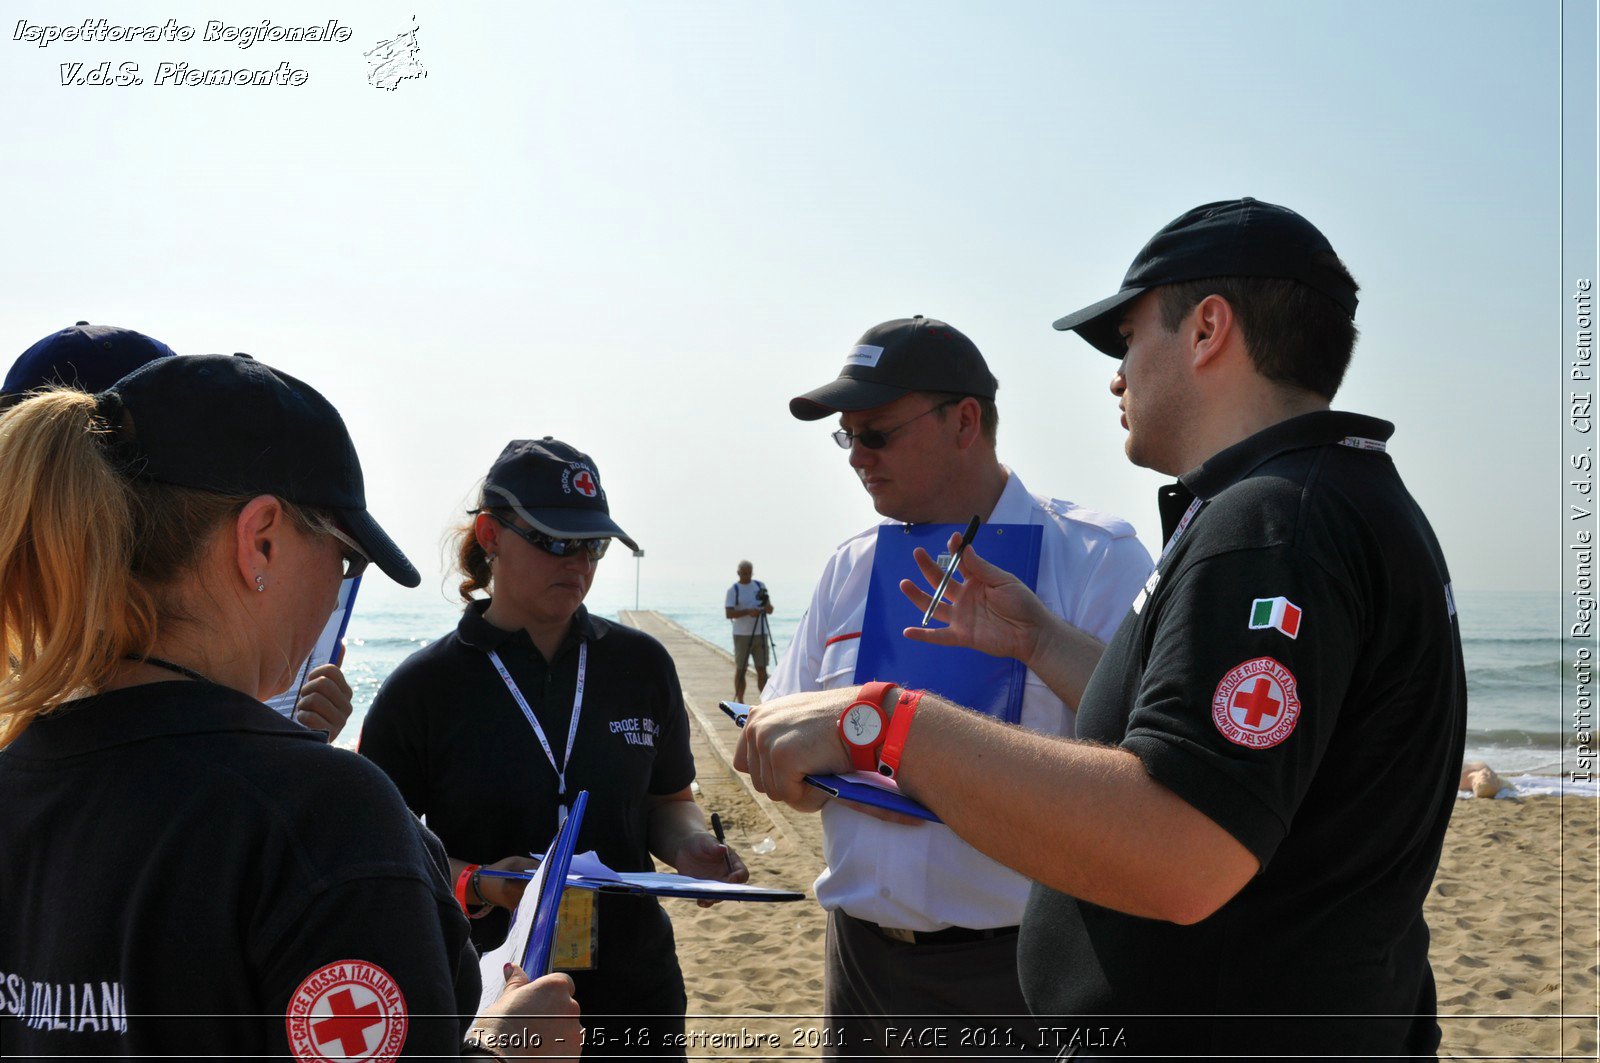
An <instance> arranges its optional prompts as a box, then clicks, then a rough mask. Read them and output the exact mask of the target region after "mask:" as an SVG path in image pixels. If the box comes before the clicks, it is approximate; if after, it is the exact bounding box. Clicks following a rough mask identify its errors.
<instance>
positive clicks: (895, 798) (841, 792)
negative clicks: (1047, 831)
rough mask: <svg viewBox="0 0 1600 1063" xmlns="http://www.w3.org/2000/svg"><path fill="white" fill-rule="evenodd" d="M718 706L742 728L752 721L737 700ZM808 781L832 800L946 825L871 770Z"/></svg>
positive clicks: (816, 777) (809, 778)
mask: <svg viewBox="0 0 1600 1063" xmlns="http://www.w3.org/2000/svg"><path fill="white" fill-rule="evenodd" d="M717 707H718V708H720V709H721V710H722V711H723V712H725V713H727V715H728V718H729V719H730V720H732V721H733V722H734V723H736V724H738V725H739V726H740V727H743V726H744V725H745V722H746V721H747V720H749V719H750V706H748V705H744V704H741V703H739V702H737V701H719V702H717ZM805 780H806V782H807V783H808V784H809V785H811V786H815V787H816V788H817V789H818V790H821V791H822V792H823V793H825V794H827V795H828V796H829V797H839V798H843V799H844V800H846V801H854V802H856V803H857V804H860V805H871V806H873V807H874V808H882V809H886V810H887V811H890V812H898V813H900V814H901V815H903V816H914V817H915V818H917V819H925V820H927V821H928V822H929V823H943V822H944V820H942V819H940V818H939V816H938V815H937V814H936V813H935V812H934V811H933V810H932V809H930V808H929V807H928V806H927V805H925V804H923V803H922V802H920V801H915V800H913V799H911V798H909V797H907V796H906V795H905V794H903V793H901V792H900V787H899V786H898V785H896V783H895V781H894V780H893V779H890V778H887V777H885V776H882V775H874V774H873V773H872V772H870V771H855V772H851V773H849V774H848V775H807V776H806V777H805Z"/></svg>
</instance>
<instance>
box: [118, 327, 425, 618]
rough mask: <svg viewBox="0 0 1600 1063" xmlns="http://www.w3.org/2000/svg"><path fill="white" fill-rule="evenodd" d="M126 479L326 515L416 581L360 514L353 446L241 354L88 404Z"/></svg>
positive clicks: (395, 572)
mask: <svg viewBox="0 0 1600 1063" xmlns="http://www.w3.org/2000/svg"><path fill="white" fill-rule="evenodd" d="M96 399H97V402H98V406H99V416H100V418H101V419H102V420H104V421H105V422H106V425H107V427H108V428H109V429H110V435H109V439H108V445H109V446H110V447H111V453H112V455H113V457H114V458H115V459H116V460H118V461H119V463H120V464H121V466H122V468H123V471H124V473H125V474H126V475H128V476H131V477H134V478H137V479H145V480H154V481H156V482H158V483H167V484H174V485H176V486H179V487H192V488H197V489H199V490H203V491H216V492H217V493H219V494H229V495H276V496H277V497H278V498H281V499H283V500H284V501H285V502H292V503H294V504H295V505H297V506H309V507H315V508H317V509H322V510H326V511H328V512H330V513H332V514H333V515H334V517H336V518H337V519H338V521H339V523H340V525H342V526H343V528H344V529H345V530H346V531H347V532H348V533H349V534H350V536H351V537H352V538H353V539H355V541H356V542H357V543H358V544H360V546H361V549H362V550H364V551H365V552H366V554H367V556H368V557H370V558H371V559H372V562H373V564H375V565H377V566H378V567H379V568H381V569H382V570H383V571H384V573H385V574H386V575H387V576H389V578H390V579H392V580H394V581H395V582H396V583H399V584H400V585H401V586H405V587H415V586H416V585H417V584H419V583H421V582H422V577H421V576H419V575H418V574H417V570H416V569H415V568H414V567H412V565H411V562H410V561H408V560H406V556H405V554H403V553H401V551H400V548H399V547H398V546H396V545H395V544H394V541H393V540H391V539H390V538H389V536H388V535H387V534H385V533H384V530H383V529H382V528H380V527H379V526H378V522H377V521H375V520H373V518H372V515H371V514H369V513H368V512H367V496H366V487H365V484H364V481H363V480H362V476H361V461H360V459H359V458H357V457H356V448H355V444H354V443H353V442H352V441H351V439H350V433H349V432H348V431H347V430H346V429H345V426H344V420H343V418H341V417H340V416H339V411H338V410H336V409H334V408H333V404H332V403H330V402H329V401H328V400H327V399H325V398H323V397H322V395H320V394H319V393H318V392H317V391H316V390H315V389H314V388H312V387H311V386H310V385H309V384H305V383H303V382H301V381H299V380H296V379H295V378H294V377H292V376H290V375H289V374H288V373H283V372H279V371H278V370H276V369H272V368H270V367H269V366H267V365H265V364H263V363H261V362H258V361H256V360H255V359H254V358H251V357H250V356H249V355H247V354H235V355H226V354H199V355H189V356H186V357H183V358H161V359H158V360H156V361H154V362H150V363H149V364H147V365H145V366H144V367H143V368H141V369H137V370H135V371H134V372H132V373H130V374H129V375H128V376H126V377H123V378H122V379H121V380H119V381H117V383H116V384H115V385H113V386H112V387H111V388H110V389H109V390H106V391H104V392H101V393H100V394H99V395H97V396H96Z"/></svg>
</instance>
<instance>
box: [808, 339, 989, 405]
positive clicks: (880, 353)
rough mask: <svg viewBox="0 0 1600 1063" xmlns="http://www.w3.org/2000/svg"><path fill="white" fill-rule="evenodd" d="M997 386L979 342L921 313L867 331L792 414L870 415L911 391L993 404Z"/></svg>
mask: <svg viewBox="0 0 1600 1063" xmlns="http://www.w3.org/2000/svg"><path fill="white" fill-rule="evenodd" d="M999 386H1000V385H999V382H998V381H996V380H995V378H994V374H993V373H991V372H989V366H988V363H986V362H985V361H984V360H983V355H982V354H981V353H979V351H978V347H977V345H976V344H975V343H973V342H972V341H971V340H969V339H967V337H966V336H964V335H962V334H961V332H959V331H958V330H957V329H954V328H952V327H951V326H949V325H947V324H945V323H944V322H943V321H935V320H933V319H932V318H927V317H923V316H922V315H921V314H918V315H917V316H916V317H902V318H896V319H895V320H893V321H885V322H884V323H883V324H881V325H874V326H872V327H871V328H869V329H868V330H867V331H866V334H865V335H863V336H862V337H861V338H860V339H859V340H857V341H856V345H855V346H854V347H852V348H850V353H849V354H847V355H845V358H844V368H843V369H841V370H839V376H838V378H837V379H836V380H834V381H833V382H832V383H829V384H824V385H822V387H820V388H817V389H816V390H814V391H808V392H806V393H805V394H804V395H801V396H799V397H797V398H793V399H790V400H789V412H790V413H792V414H793V415H794V416H795V417H797V418H799V419H800V420H802V421H816V420H820V419H821V418H823V417H827V416H828V415H829V414H834V413H839V412H841V411H846V410H849V411H854V410H870V409H873V408H874V407H877V406H882V405H884V404H886V403H890V402H893V401H894V400H895V399H898V398H900V397H901V396H903V395H909V394H910V393H912V392H913V391H945V392H951V393H953V394H956V395H975V396H977V397H978V398H980V399H992V398H994V393H995V390H996V389H997V388H999Z"/></svg>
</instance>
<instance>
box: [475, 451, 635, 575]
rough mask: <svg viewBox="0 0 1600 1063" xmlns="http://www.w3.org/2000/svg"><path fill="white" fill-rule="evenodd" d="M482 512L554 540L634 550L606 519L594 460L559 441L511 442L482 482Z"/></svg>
mask: <svg viewBox="0 0 1600 1063" xmlns="http://www.w3.org/2000/svg"><path fill="white" fill-rule="evenodd" d="M483 508H484V509H509V510H511V511H512V512H514V513H516V515H517V516H519V517H521V518H522V519H523V520H525V521H527V522H528V523H529V524H531V525H532V526H533V528H534V530H535V531H540V532H543V533H544V534H546V535H551V536H554V537H556V538H558V539H620V540H621V541H622V543H623V544H624V545H625V546H627V547H628V549H630V550H635V551H637V550H638V549H639V547H638V545H637V544H636V543H635V542H634V541H633V540H632V539H630V538H628V535H627V533H626V532H624V531H623V530H622V529H621V528H620V527H618V526H617V522H616V521H614V520H612V519H611V509H610V507H609V506H607V505H606V492H605V489H604V488H603V487H601V486H600V470H599V468H598V467H597V466H596V465H595V463H594V459H593V458H591V457H589V455H587V454H585V453H584V452H583V451H581V450H579V449H577V448H576V447H574V446H571V445H570V444H567V443H563V442H561V440H559V439H554V438H552V437H550V436H545V437H544V438H543V439H513V440H512V441H511V442H509V443H507V444H506V446H505V449H504V450H502V451H501V452H500V456H499V457H498V458H496V459H495V462H494V465H492V466H490V468H489V475H488V477H487V478H486V479H485V480H484V483H483Z"/></svg>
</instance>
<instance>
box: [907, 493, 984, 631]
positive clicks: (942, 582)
mask: <svg viewBox="0 0 1600 1063" xmlns="http://www.w3.org/2000/svg"><path fill="white" fill-rule="evenodd" d="M981 523H982V521H981V520H980V519H979V518H978V516H977V514H973V517H972V519H971V520H970V521H968V522H967V530H966V531H964V532H962V533H961V542H960V543H959V544H957V546H956V552H955V553H953V554H951V555H950V563H949V564H947V565H945V566H944V575H943V576H941V577H940V578H939V586H937V587H935V588H934V591H933V600H932V601H930V602H929V603H928V611H927V612H925V613H923V614H922V623H921V624H919V625H918V626H919V627H927V626H928V621H930V620H932V619H933V611H934V610H935V609H937V608H938V607H939V602H940V600H941V599H942V598H944V592H945V591H946V590H947V589H949V587H950V579H951V577H953V576H954V575H955V574H956V569H957V568H960V567H961V555H962V554H964V553H966V552H967V547H969V546H971V545H972V539H973V536H975V535H977V534H978V525H979V524H981Z"/></svg>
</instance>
